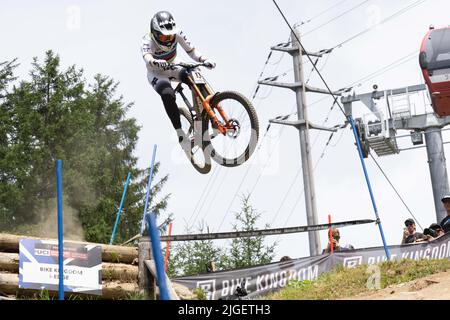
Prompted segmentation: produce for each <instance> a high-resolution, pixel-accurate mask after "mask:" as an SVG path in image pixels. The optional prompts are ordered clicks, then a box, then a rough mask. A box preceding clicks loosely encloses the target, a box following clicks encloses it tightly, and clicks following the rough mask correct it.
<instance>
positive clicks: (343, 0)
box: [298, 0, 347, 26]
mask: <svg viewBox="0 0 450 320" xmlns="http://www.w3.org/2000/svg"><path fill="white" fill-rule="evenodd" d="M346 1H347V0H342V1H339V2H338V3H336V4H334V5H333V6H331V7H329V8H327V9H325V10H323V11H321V12H320V13H318V14H317V15H315V16H313V17H312V18H309V19H308V20H306V21H302V22H300V23H299V24H298V25H299V26H303V25H305V24H308V23H310V22H311V21H313V20H315V19H317V18H318V17H320V16H322V15H324V14H325V13H327V12H328V11H331V10H332V9H334V8H336V7H338V6H340V5H341V4H343V3H344V2H346Z"/></svg>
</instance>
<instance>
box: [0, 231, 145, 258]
mask: <svg viewBox="0 0 450 320" xmlns="http://www.w3.org/2000/svg"><path fill="white" fill-rule="evenodd" d="M23 238H26V239H36V240H52V241H57V240H56V239H42V238H37V237H28V236H17V235H11V234H6V233H0V252H10V253H17V252H19V242H20V239H23ZM67 242H73V243H82V244H92V245H99V246H101V247H102V261H104V262H112V263H132V262H133V261H134V260H135V259H137V257H138V248H137V247H122V246H110V245H106V244H101V243H89V242H80V241H71V240H67Z"/></svg>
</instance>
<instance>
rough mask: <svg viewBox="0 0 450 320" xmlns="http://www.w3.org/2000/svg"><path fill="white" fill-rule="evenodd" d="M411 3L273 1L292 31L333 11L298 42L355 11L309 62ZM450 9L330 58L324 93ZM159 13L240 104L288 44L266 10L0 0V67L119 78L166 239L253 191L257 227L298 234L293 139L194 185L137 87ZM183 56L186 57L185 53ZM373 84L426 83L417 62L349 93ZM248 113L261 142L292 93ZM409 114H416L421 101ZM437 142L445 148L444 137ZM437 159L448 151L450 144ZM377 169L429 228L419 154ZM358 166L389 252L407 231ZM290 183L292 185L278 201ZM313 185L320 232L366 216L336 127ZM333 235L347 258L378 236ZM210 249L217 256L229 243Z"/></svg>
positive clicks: (155, 108) (144, 90)
mask: <svg viewBox="0 0 450 320" xmlns="http://www.w3.org/2000/svg"><path fill="white" fill-rule="evenodd" d="M415 2H416V1H413V0H408V1H406V0H399V1H387V0H370V1H366V2H364V3H363V1H362V0H358V1H357V0H347V1H339V0H319V1H288V0H279V1H278V3H279V5H280V7H281V8H282V9H283V10H284V12H285V13H286V15H287V17H288V19H289V21H290V22H291V23H295V22H302V21H307V20H308V19H310V18H311V17H315V16H317V14H319V13H321V12H323V11H324V10H325V9H327V8H330V7H331V6H333V5H335V4H338V5H337V6H336V7H335V8H334V9H331V10H329V11H327V12H326V13H324V14H322V15H320V16H318V17H316V18H315V19H313V20H312V21H311V22H309V23H307V24H305V25H303V26H302V27H301V28H300V30H301V32H302V33H305V34H306V33H308V32H309V31H311V30H314V29H315V28H317V27H319V26H321V25H322V24H324V23H326V22H327V21H330V20H331V19H333V18H335V17H337V16H339V15H340V14H342V13H344V12H345V11H347V10H349V9H351V8H353V7H355V6H357V5H358V4H360V3H362V4H361V6H359V7H357V8H356V9H354V10H352V11H351V12H349V13H348V14H345V15H343V16H342V17H340V18H337V19H336V20H334V21H332V22H330V23H329V24H327V25H325V26H323V27H321V28H319V29H317V30H314V31H313V32H311V33H309V34H307V35H305V37H304V38H303V41H304V46H305V47H306V48H307V50H310V51H318V50H320V49H324V48H330V47H333V46H334V45H336V44H338V43H340V42H342V41H343V40H345V39H347V38H349V37H351V36H353V35H354V34H356V33H358V32H359V31H362V30H364V29H366V28H367V27H369V26H372V25H374V24H375V23H376V22H377V21H381V20H383V19H385V18H387V17H389V16H390V15H392V14H393V13H395V12H396V11H398V10H400V9H401V8H404V7H406V6H408V5H410V4H412V3H415ZM449 9H450V4H449V3H448V1H445V0H428V1H425V2H424V3H422V4H420V5H418V6H417V7H415V8H413V9H411V10H410V11H407V12H406V13H404V14H403V15H400V16H398V17H397V18H395V19H392V20H391V21H389V22H387V23H385V24H383V25H381V26H378V27H375V28H373V29H372V30H371V31H370V32H368V33H366V34H364V35H362V36H360V37H358V38H356V39H354V40H352V41H350V42H348V43H346V44H344V45H343V46H342V47H341V48H337V49H336V50H334V51H333V53H332V54H331V55H330V56H329V57H326V58H324V59H322V60H321V61H320V62H319V65H318V66H319V67H320V68H323V69H322V72H323V75H324V77H325V78H326V79H327V82H328V83H329V85H330V86H331V88H333V89H339V88H342V87H345V86H347V85H349V84H351V83H353V82H355V81H357V80H359V79H361V78H364V77H366V76H367V75H370V74H372V73H373V72H375V71H377V70H379V69H381V68H383V67H385V66H387V65H389V64H391V63H392V62H394V61H396V60H398V59H400V58H402V57H405V56H407V55H408V54H410V53H412V52H414V51H415V50H417V51H418V49H419V46H420V42H421V40H422V38H423V36H424V35H425V33H426V31H427V29H428V26H429V25H430V24H434V25H436V26H445V25H447V24H448V11H449ZM159 10H168V11H170V12H172V13H173V15H174V17H175V19H176V21H177V23H178V25H179V26H180V27H181V28H182V29H183V30H184V32H185V33H186V34H187V35H188V37H189V38H190V40H191V41H192V42H193V43H194V44H195V46H196V47H197V48H198V49H199V50H200V51H201V52H202V53H204V54H205V55H206V56H208V57H210V58H212V59H213V60H214V61H215V62H216V63H217V68H216V69H215V70H213V71H205V72H204V75H205V77H206V78H207V79H208V80H209V81H210V82H211V84H212V85H213V87H214V88H215V89H216V90H222V91H223V90H237V91H240V92H242V93H243V94H245V95H247V96H250V95H251V93H253V90H254V88H255V84H256V81H257V79H258V77H259V74H260V72H261V70H262V69H263V66H264V63H265V61H266V58H267V55H268V54H269V50H270V46H273V45H275V44H277V43H281V42H285V41H286V40H287V39H288V37H289V29H288V28H287V26H286V25H285V23H284V21H283V20H282V18H281V16H280V15H279V13H278V12H277V10H276V7H275V6H274V4H273V2H272V1H269V0H264V1H245V2H243V1H236V0H229V1H226V2H225V1H220V2H219V1H215V2H212V1H206V0H196V1H181V0H173V1H170V2H168V3H163V2H160V1H159V2H156V1H133V2H125V1H110V0H109V1H106V0H105V1H87V0H85V1H76V0H73V1H49V0H42V1H10V0H6V1H5V0H3V1H1V3H0V30H2V31H1V39H2V50H1V53H0V60H1V61H3V60H10V59H13V58H15V57H17V58H18V59H19V62H20V63H21V66H20V68H19V70H18V72H19V75H20V76H22V77H27V76H28V74H27V72H28V70H29V67H30V63H31V61H32V57H35V56H37V57H38V58H42V56H43V54H44V52H45V51H46V50H48V49H52V50H54V51H55V52H56V53H58V54H59V55H60V56H61V60H62V64H63V65H64V66H69V65H72V64H76V65H78V66H79V67H82V68H83V69H84V70H85V74H86V77H87V78H88V79H92V77H93V75H94V74H96V73H102V74H105V75H109V76H111V77H112V78H114V79H115V80H117V81H119V82H120V86H119V92H120V93H121V94H123V96H124V100H125V101H127V102H134V103H135V105H134V107H133V108H132V110H131V111H130V112H129V115H128V116H129V117H135V118H136V119H137V120H138V123H139V124H140V125H141V126H142V130H141V132H140V135H139V143H138V147H137V150H136V155H137V156H138V157H139V166H140V167H146V166H148V165H149V164H150V161H151V152H152V149H153V144H157V145H158V154H157V160H158V161H161V163H162V166H161V174H167V173H168V174H169V175H170V180H169V182H168V184H167V186H166V188H165V191H166V192H167V193H171V194H172V197H171V200H170V202H169V208H168V211H169V212H173V213H174V215H175V222H174V229H173V233H174V234H179V233H182V232H183V231H184V228H185V225H186V221H187V220H189V219H190V218H191V217H197V219H196V220H195V222H196V223H197V222H198V221H200V220H202V219H203V220H204V221H205V222H206V223H207V224H208V225H209V226H210V230H212V231H218V230H220V231H228V230H230V229H231V222H232V218H233V212H234V211H236V210H238V209H239V207H240V201H239V195H240V194H242V193H248V192H250V191H253V192H252V196H251V202H252V204H253V205H254V207H255V208H256V209H257V210H259V211H260V212H261V214H262V216H261V220H260V226H261V227H262V226H263V225H264V224H265V223H271V222H272V221H273V224H272V227H283V226H298V225H305V224H306V214H305V207H304V200H303V197H302V194H303V183H302V179H301V174H300V175H299V177H298V179H296V180H294V177H295V175H296V173H297V172H298V170H299V169H300V168H301V159H300V149H299V142H298V134H297V132H296V131H295V130H294V129H292V128H284V129H282V128H281V127H279V126H273V128H272V129H271V130H270V131H269V133H268V135H267V137H266V138H265V139H264V141H263V142H262V145H261V148H260V150H259V151H258V153H257V154H255V155H254V156H253V157H252V159H250V161H249V162H248V163H246V164H244V165H242V166H240V167H238V168H220V167H218V166H217V165H215V164H213V165H215V166H214V168H213V170H212V171H211V173H210V175H214V176H213V178H211V176H210V175H208V176H201V175H199V174H198V173H197V172H196V171H195V170H194V169H192V168H191V167H190V164H189V163H188V162H187V160H186V159H184V158H183V155H182V154H181V152H180V149H179V147H178V145H177V141H176V138H175V134H174V132H173V129H172V126H171V124H170V121H169V119H168V118H167V116H166V114H165V111H164V108H163V106H162V104H161V102H160V99H159V97H158V96H157V95H156V93H155V92H153V89H151V88H150V86H149V84H148V83H147V79H146V69H145V66H144V62H143V60H142V58H141V54H140V43H141V37H142V36H143V35H144V34H145V33H146V32H148V28H149V21H150V18H151V17H152V16H153V14H154V13H155V12H157V11H159ZM180 52H181V48H180ZM180 56H181V57H186V59H187V56H186V55H184V54H180ZM291 69H292V59H291V58H290V57H289V56H288V55H282V54H281V53H277V52H275V53H274V54H273V55H272V59H271V60H270V62H269V64H268V65H267V67H266V68H265V72H264V76H263V77H269V76H273V75H279V74H283V73H285V72H286V73H287V74H286V76H284V77H281V78H280V80H282V81H285V82H290V81H293V72H292V70H291ZM310 69H311V65H309V64H307V65H306V66H305V73H306V75H308V74H309V71H310ZM375 83H376V84H378V86H379V87H380V89H384V88H397V87H402V86H407V85H414V84H419V83H423V79H422V77H421V73H420V69H419V65H418V59H417V57H413V58H412V59H410V60H408V61H407V62H406V63H404V64H402V65H400V66H399V67H397V68H395V69H392V70H389V71H388V72H386V73H384V74H383V75H382V76H379V77H376V78H374V79H371V80H370V81H367V82H364V83H362V84H361V85H360V86H358V87H357V88H355V90H356V93H364V92H368V91H370V90H371V88H372V85H373V84H375ZM310 84H311V85H313V86H317V87H323V84H322V83H321V82H320V81H319V79H318V77H317V75H313V76H312V77H311V80H310ZM321 98H322V96H320V95H316V94H309V95H308V97H307V101H308V103H309V104H312V103H313V102H315V101H317V100H319V99H321ZM253 103H254V106H255V107H256V109H257V112H258V116H259V120H260V123H261V133H262V134H264V133H265V128H266V126H267V124H268V120H269V119H271V118H274V117H276V116H278V115H285V114H288V113H291V112H292V111H294V110H295V109H294V108H295V95H294V94H293V93H292V92H291V91H288V90H284V89H279V88H274V89H270V88H265V87H262V88H261V89H260V91H259V94H258V97H257V98H256V99H255V100H254V101H253ZM330 107H331V98H328V99H326V100H323V101H321V102H320V103H316V104H314V105H311V107H310V108H309V109H308V113H309V116H310V119H311V121H312V122H314V123H317V124H322V123H323V122H324V120H325V118H326V117H327V114H328V112H329V110H330ZM418 108H422V109H424V106H423V104H422V105H420V106H419V105H418ZM424 110H425V109H424ZM428 110H429V109H428ZM355 112H356V116H358V115H359V116H362V115H364V114H366V113H368V110H367V109H365V108H364V107H363V106H362V105H360V106H358V107H356V110H355ZM343 121H344V118H343V116H342V114H340V112H339V111H338V110H337V108H335V110H333V111H332V112H331V114H330V116H329V121H328V123H327V124H328V125H330V126H333V125H336V124H341V123H343ZM406 133H407V132H399V134H406ZM316 136H317V132H311V141H315V140H316ZM327 139H328V134H327V133H322V134H320V135H319V137H318V138H317V142H316V143H315V145H314V146H313V148H312V155H313V162H314V163H316V161H317V160H318V159H319V158H320V155H321V154H322V150H323V148H324V146H325V143H326V141H327ZM444 140H445V141H449V137H448V135H447V134H446V133H444ZM402 144H403V145H404V146H410V145H411V143H410V142H409V141H408V139H403V140H402ZM445 148H446V150H447V148H448V147H447V146H446V147H445ZM378 161H379V163H380V165H381V166H382V167H383V168H384V170H385V171H386V173H387V174H388V176H389V177H390V179H391V180H392V182H393V183H394V185H395V186H396V187H397V189H398V191H399V192H400V194H401V195H402V196H403V197H404V199H405V201H406V203H407V204H408V206H409V207H410V208H411V210H412V211H413V213H414V214H415V215H416V217H417V218H418V220H419V222H420V223H421V224H422V226H428V225H429V224H430V223H432V222H435V212H434V204H433V198H432V192H431V183H430V180H429V171H428V164H427V156H426V151H425V149H419V150H414V151H406V152H402V153H400V154H399V155H396V156H390V157H384V158H379V159H378ZM367 166H368V170H369V174H370V176H371V178H372V183H373V189H374V193H375V197H376V200H377V205H378V209H379V213H380V217H381V221H382V223H383V227H384V229H385V233H386V239H387V242H388V244H398V243H399V242H400V239H401V234H402V228H403V221H404V220H405V219H406V218H409V217H410V216H409V213H408V212H407V211H406V209H405V208H404V206H403V205H402V203H401V202H400V200H399V199H398V198H397V196H396V195H395V193H394V192H393V191H392V189H391V188H390V186H389V185H388V183H387V182H386V180H385V179H384V177H383V176H382V175H381V173H380V172H379V171H378V169H377V168H376V166H375V165H374V163H373V162H372V161H371V160H370V159H368V161H367ZM125 178H126V177H124V180H125ZM244 178H245V179H244ZM293 182H294V183H293ZM292 183H293V187H292V188H291V190H290V192H289V193H288V194H287V196H285V195H286V193H287V192H288V189H289V186H290V185H291V184H292ZM315 185H316V196H317V207H318V218H319V222H320V223H326V222H327V216H328V214H331V215H332V219H333V220H334V221H343V220H351V219H366V218H368V219H373V218H374V213H373V209H372V205H371V202H370V197H369V194H368V192H367V188H366V185H365V181H364V177H363V173H362V170H361V165H360V163H359V159H358V156H357V153H356V149H355V147H354V141H353V136H352V133H351V131H350V130H348V129H346V130H343V132H340V133H338V134H337V135H336V137H335V138H333V140H332V141H331V145H330V147H328V148H327V149H326V153H325V155H324V157H323V158H322V159H321V160H320V162H319V164H318V166H317V169H316V170H315ZM207 186H208V188H206V187H207ZM239 186H240V188H239ZM204 190H209V191H205V192H204ZM202 193H203V197H202V198H200V196H201V195H202ZM298 199H300V200H298ZM283 200H284V202H283ZM118 201H119V199H118ZM282 203H283V204H282ZM296 203H297V206H296V207H295V204H296ZM281 204H282V205H281ZM228 208H229V210H228V211H227V209H228ZM293 208H295V210H293ZM195 209H197V210H195ZM112 214H115V213H112ZM276 214H277V215H276ZM288 217H290V218H289V219H288ZM192 220H193V218H192V219H191V222H192ZM222 221H223V223H222ZM219 227H220V228H219ZM321 237H322V247H324V245H325V241H326V232H321ZM276 238H277V237H268V238H267V239H268V240H269V241H271V240H275V239H276ZM341 238H342V242H343V243H351V244H353V245H354V246H355V247H367V246H379V245H381V239H380V235H379V232H378V228H377V227H376V226H375V225H364V226H355V227H349V228H343V229H342V230H341ZM279 241H280V242H279V246H278V250H277V258H279V257H281V256H284V255H290V256H292V257H301V256H306V255H308V244H307V241H308V240H307V236H306V234H296V235H289V236H283V237H280V238H279ZM219 244H220V245H226V241H222V242H220V243H219Z"/></svg>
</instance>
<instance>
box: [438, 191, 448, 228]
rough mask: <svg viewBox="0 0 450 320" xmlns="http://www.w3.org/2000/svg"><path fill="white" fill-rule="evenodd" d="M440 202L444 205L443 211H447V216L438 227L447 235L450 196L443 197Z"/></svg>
mask: <svg viewBox="0 0 450 320" xmlns="http://www.w3.org/2000/svg"><path fill="white" fill-rule="evenodd" d="M441 201H442V203H443V205H444V208H445V211H447V216H446V217H445V218H444V219H442V221H441V223H440V225H441V227H442V229H443V230H444V232H445V233H447V232H449V231H450V195H448V194H447V195H445V196H444V197H442V199H441Z"/></svg>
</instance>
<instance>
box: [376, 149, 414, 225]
mask: <svg viewBox="0 0 450 320" xmlns="http://www.w3.org/2000/svg"><path fill="white" fill-rule="evenodd" d="M369 155H370V157H371V158H372V160H373V162H375V164H376V165H377V167H378V169H380V171H381V173H382V174H383V176H384V177H385V178H386V180H387V182H389V184H390V186H391V187H392V189H393V190H394V191H395V193H396V194H397V196H398V198H399V199H400V200H401V202H402V203H403V205H404V206H405V208H406V210H408V212H409V214H410V215H411V216H412V217H413V218H414V220H416V222H417V224H418V225H419V227H420V229H422V231H423V228H422V226H421V225H420V223H419V220H418V219H417V218H416V217H415V216H414V214H413V213H412V211H411V209H409V207H408V205H407V204H406V202H405V201H404V200H403V198H402V196H401V195H400V194H399V193H398V191H397V188H395V186H394V185H393V184H392V182H391V180H390V179H389V178H388V176H387V175H386V173H385V172H384V170H383V169H382V168H381V166H380V164H379V163H378V161H377V160H376V159H375V158H374V156H373V155H372V153H370V152H369Z"/></svg>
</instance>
